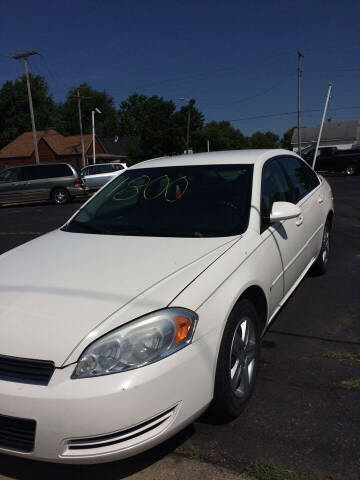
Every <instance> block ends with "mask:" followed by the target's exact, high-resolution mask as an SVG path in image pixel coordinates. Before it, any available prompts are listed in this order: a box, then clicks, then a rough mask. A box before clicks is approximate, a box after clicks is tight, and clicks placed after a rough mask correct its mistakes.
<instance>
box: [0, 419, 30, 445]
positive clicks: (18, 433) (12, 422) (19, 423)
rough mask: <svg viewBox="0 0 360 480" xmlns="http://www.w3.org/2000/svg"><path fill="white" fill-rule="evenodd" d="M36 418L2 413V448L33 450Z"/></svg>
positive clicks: (0, 433)
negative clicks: (17, 416) (7, 415)
mask: <svg viewBox="0 0 360 480" xmlns="http://www.w3.org/2000/svg"><path fill="white" fill-rule="evenodd" d="M35 428H36V422H35V420H27V419H24V418H15V417H6V416H5V415H0V448H8V449H10V450H18V451H20V452H31V451H32V450H33V449H34V440H35Z"/></svg>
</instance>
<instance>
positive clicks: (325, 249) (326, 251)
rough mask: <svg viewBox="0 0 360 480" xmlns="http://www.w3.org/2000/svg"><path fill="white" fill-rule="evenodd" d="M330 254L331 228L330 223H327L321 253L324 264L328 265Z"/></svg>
mask: <svg viewBox="0 0 360 480" xmlns="http://www.w3.org/2000/svg"><path fill="white" fill-rule="evenodd" d="M329 256H330V230H329V227H328V225H325V228H324V235H323V243H322V253H321V258H322V262H323V264H324V265H326V263H327V262H328V260H329Z"/></svg>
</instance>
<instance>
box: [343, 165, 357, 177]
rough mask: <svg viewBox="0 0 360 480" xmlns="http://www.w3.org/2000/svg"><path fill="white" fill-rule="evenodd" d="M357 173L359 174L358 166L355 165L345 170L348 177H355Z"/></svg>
mask: <svg viewBox="0 0 360 480" xmlns="http://www.w3.org/2000/svg"><path fill="white" fill-rule="evenodd" d="M356 172H357V166H356V165H354V164H353V163H351V164H350V165H348V166H347V167H346V168H345V173H346V175H355V173H356Z"/></svg>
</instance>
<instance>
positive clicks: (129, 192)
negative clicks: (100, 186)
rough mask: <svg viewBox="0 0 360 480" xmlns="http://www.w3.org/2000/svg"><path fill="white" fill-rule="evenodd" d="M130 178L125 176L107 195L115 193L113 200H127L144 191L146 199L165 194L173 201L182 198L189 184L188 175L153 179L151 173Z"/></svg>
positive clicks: (168, 200) (164, 176) (166, 198)
mask: <svg viewBox="0 0 360 480" xmlns="http://www.w3.org/2000/svg"><path fill="white" fill-rule="evenodd" d="M128 180H129V177H127V178H124V179H123V180H122V182H120V183H119V185H117V186H116V187H115V188H114V189H113V190H111V191H110V192H109V193H108V194H107V197H110V196H111V195H113V197H112V199H113V200H116V201H125V200H131V199H133V198H135V197H137V196H138V195H140V194H141V192H142V195H143V197H144V199H145V200H154V199H156V198H159V197H161V196H162V195H163V196H164V200H165V201H166V202H169V203H173V202H176V201H177V200H180V198H181V197H182V196H183V195H184V193H185V192H186V190H187V188H188V186H189V181H188V179H187V177H186V176H183V177H179V178H176V179H175V180H171V179H170V177H169V176H168V175H161V176H160V177H156V178H154V179H153V180H152V179H151V178H150V177H149V175H140V176H139V177H136V178H134V179H133V180H130V181H128Z"/></svg>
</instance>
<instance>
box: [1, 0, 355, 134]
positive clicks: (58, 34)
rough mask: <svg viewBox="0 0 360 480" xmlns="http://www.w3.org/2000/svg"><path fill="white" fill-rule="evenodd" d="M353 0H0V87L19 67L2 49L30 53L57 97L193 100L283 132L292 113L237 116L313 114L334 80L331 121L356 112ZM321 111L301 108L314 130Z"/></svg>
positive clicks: (209, 115)
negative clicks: (83, 86)
mask: <svg viewBox="0 0 360 480" xmlns="http://www.w3.org/2000/svg"><path fill="white" fill-rule="evenodd" d="M359 18H360V2H359V1H358V0H357V1H356V0H354V1H352V0H351V1H349V0H342V1H341V2H340V1H338V0H327V1H323V0H320V1H316V0H313V1H307V0H303V1H301V2H300V1H297V0H293V1H291V0H287V1H286V0H284V1H283V0H281V1H271V0H267V1H265V0H263V1H256V0H255V1H254V0H253V1H252V2H244V1H239V0H237V1H232V0H223V1H215V0H192V1H191V0H189V1H188V0H166V1H165V0H116V1H113V0H102V1H97V0H87V1H85V0H72V1H69V0H62V1H52V0H46V1H40V0H31V1H28V0H27V1H24V0H22V1H21V0H18V1H16V2H10V1H9V0H2V1H1V2H0V55H1V56H0V85H1V84H2V83H3V82H4V81H5V80H7V79H15V78H16V77H18V76H19V75H21V74H22V73H23V64H22V63H21V62H19V61H18V62H16V61H14V60H10V59H8V58H6V55H9V54H12V53H16V52H21V51H24V50H28V49H35V50H38V51H39V52H41V54H42V56H39V57H32V59H31V64H30V68H31V70H32V72H33V73H35V74H41V75H43V76H45V77H46V80H47V81H48V83H49V85H50V87H51V92H52V94H53V95H54V98H55V100H57V101H59V100H63V99H64V98H65V95H66V91H67V89H68V88H69V87H71V86H75V85H78V84H79V83H81V82H87V83H89V84H90V85H91V86H92V87H94V88H96V89H101V90H103V89H106V90H107V91H108V92H109V93H110V94H111V95H112V96H113V97H114V99H115V102H116V105H118V104H119V103H120V102H121V101H122V100H123V99H125V98H127V97H128V96H129V95H130V94H131V93H133V92H134V91H137V92H140V93H144V94H146V95H153V94H157V95H161V96H163V97H164V98H166V99H172V100H174V101H176V102H177V104H178V105H180V104H181V102H180V101H177V99H178V98H179V97H186V98H190V97H193V98H195V99H196V102H197V103H196V106H197V107H198V108H199V109H200V110H201V111H202V112H203V113H204V114H205V119H206V121H210V120H231V121H232V124H233V125H234V126H236V127H237V128H240V130H242V131H243V132H244V133H246V134H251V133H252V132H254V131H256V130H261V131H265V130H272V131H274V132H276V133H279V134H282V133H283V132H284V131H285V130H286V129H287V128H289V127H291V126H293V125H294V124H295V123H296V115H289V116H283V117H269V118H257V119H252V120H250V119H249V120H242V121H235V120H237V119H241V118H244V117H253V116H255V117H256V116H261V115H267V114H272V113H277V112H292V111H295V110H296V108H297V90H296V88H297V83H296V66H297V56H296V50H297V49H300V50H301V51H302V52H303V53H304V55H305V58H304V60H303V77H302V108H303V109H305V110H306V109H318V108H319V109H321V108H322V107H323V104H324V100H325V95H326V91H327V84H328V82H329V81H330V80H331V81H333V83H334V89H333V96H332V99H331V103H330V107H332V108H334V109H336V108H342V107H359V108H357V109H349V110H333V111H329V115H328V116H330V117H331V118H332V119H333V120H342V119H351V118H359V116H360V98H359V91H360V90H359V84H360V28H359V27H360V24H359ZM320 118H321V112H313V113H304V114H303V117H302V119H303V121H302V123H303V125H312V124H314V123H316V122H318V121H319V120H320Z"/></svg>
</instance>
